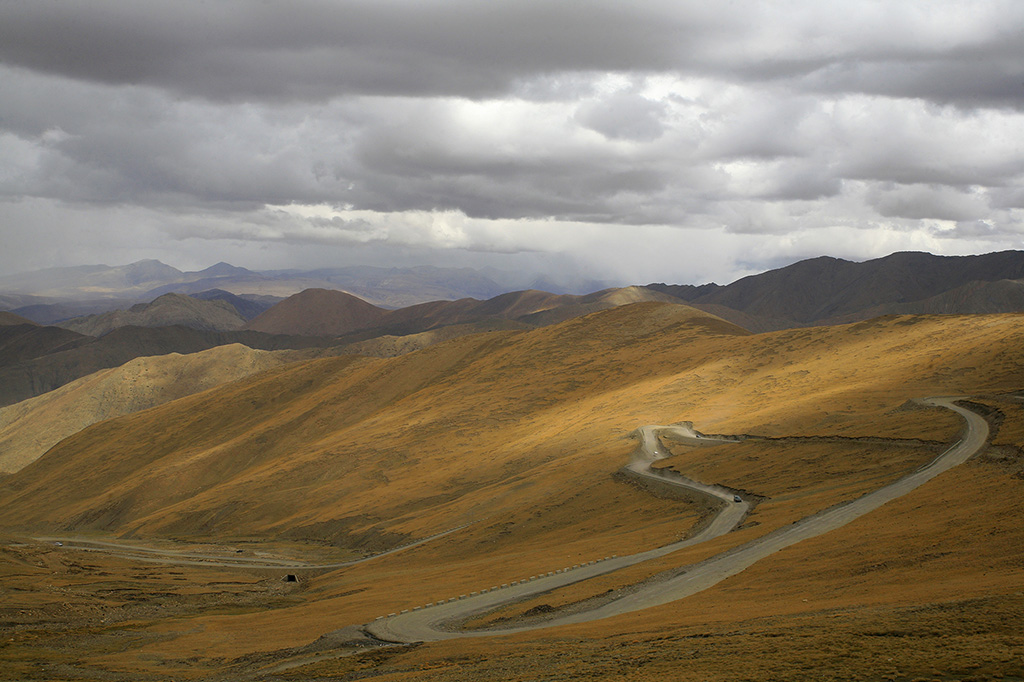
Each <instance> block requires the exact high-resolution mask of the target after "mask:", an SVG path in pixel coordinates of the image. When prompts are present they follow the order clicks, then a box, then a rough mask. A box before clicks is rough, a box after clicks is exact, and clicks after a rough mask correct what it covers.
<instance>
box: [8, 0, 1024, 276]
mask: <svg viewBox="0 0 1024 682" xmlns="http://www.w3.org/2000/svg"><path fill="white" fill-rule="evenodd" d="M0 93H2V94H0V240H2V245H0V246H2V248H0V271H2V272H4V273H11V272H18V271H26V270H31V269H37V268H44V267H53V266H65V265H80V264H95V263H103V264H107V265H122V264H126V263H129V262H133V261H135V260H139V259H142V258H158V259H160V260H162V261H164V262H165V263H168V264H170V265H174V266H175V267H179V268H181V269H201V268H204V267H206V266H208V265H211V264H213V263H215V262H218V261H222V260H223V261H227V262H230V263H232V264H235V265H240V266H244V267H249V268H254V269H271V268H287V267H307V266H308V267H323V266H331V265H338V266H342V265H352V264H370V265H384V266H386V265H399V266H408V265H418V264H430V265H442V266H471V267H483V266H491V267H498V268H503V269H507V270H512V271H517V272H522V273H537V274H538V275H543V276H546V277H548V278H549V279H551V280H553V281H559V280H562V281H568V280H572V279H574V278H575V279H588V280H593V279H597V280H604V281H608V282H616V283H623V284H625V283H641V284H642V283H648V282H670V283H702V282H708V281H716V282H719V283H727V282H730V281H733V280H735V279H736V278H738V277H741V276H743V275H746V274H750V273H753V272H760V271H763V270H766V269H770V268H773V267H778V266H781V265H784V264H788V263H791V262H794V261H797V260H800V259H803V258H809V257H815V256H820V255H830V256H836V257H842V258H847V259H850V260H865V259H869V258H874V257H880V256H883V255H886V254H889V253H892V252H894V251H906V250H920V251H929V252H932V253H936V254H945V255H962V254H970V253H985V252H990V251H998V250H1003V249H1014V248H1021V247H1022V246H1024V3H1022V2H1020V0H957V1H955V2H951V1H947V0H920V1H919V0H898V1H897V2H893V1H892V0H882V1H876V0H834V1H833V2H821V0H806V1H805V0H777V1H768V0H760V1H754V0H721V1H719V2H707V0H700V1H699V2H691V1H688V0H666V1H660V0H658V1H652V0H646V1H645V0H639V1H634V2H629V3H626V2H621V0H592V1H590V0H487V1H483V0H476V1H469V0H330V1H327V0H288V2H284V1H283V0H262V1H259V0H249V1H246V2H237V1H234V0H216V1H213V0H209V1H207V0H174V1H173V2H172V1H170V0H168V1H165V2H164V1H140V2H124V1H123V0H110V1H107V0H79V1H76V2H67V1H66V0H5V1H4V2H2V3H0Z"/></svg>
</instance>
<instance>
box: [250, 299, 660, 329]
mask: <svg viewBox="0 0 1024 682" xmlns="http://www.w3.org/2000/svg"><path fill="white" fill-rule="evenodd" d="M640 301H663V302H672V303H674V302H677V301H678V299H676V298H674V297H672V296H670V295H667V294H663V293H660V292H655V291H651V290H648V289H645V288H643V287H626V288H622V289H607V290H604V291H598V292H595V293H592V294H587V295H585V296H576V295H571V294H561V295H558V294H550V293H548V292H546V291H536V290H526V291H513V292H510V293H507V294H501V295H499V296H495V297H494V298H490V299H487V300H484V301H480V300H477V299H473V298H462V299H459V300H457V301H431V302H429V303H421V304H418V305H413V306H409V307H406V308H399V309H397V310H384V309H382V308H378V307H376V306H373V305H371V304H369V303H367V302H366V301H363V300H361V299H359V298H358V297H356V296H352V295H351V294H347V293H345V292H342V291H329V290H325V289H307V290H306V291H303V292H302V293H299V294H296V295H294V296H291V297H289V298H287V299H285V300H284V301H281V302H280V303H278V304H277V305H275V306H274V307H273V308H271V309H270V310H268V311H266V312H265V313H263V314H262V315H260V316H259V317H257V318H256V319H254V320H252V321H251V322H250V323H249V324H248V325H247V326H246V328H247V329H251V330H255V331H262V332H266V333H271V334H299V335H309V336H317V335H330V336H343V335H350V334H352V333H353V332H362V333H363V334H362V336H363V337H366V338H369V337H370V336H381V335H393V336H402V335H408V334H418V333H420V332H425V331H429V330H432V329H440V328H442V327H448V326H453V325H467V324H476V323H484V322H486V321H491V322H496V321H502V320H504V321H517V322H521V323H523V324H524V325H527V326H533V327H537V326H545V325H548V324H554V323H556V322H562V321H565V320H568V319H571V318H573V317H579V316H581V315H586V314H588V313H592V312H596V311H598V310H606V309H608V308H612V307H615V306H619V305H626V304H629V303H638V302H640Z"/></svg>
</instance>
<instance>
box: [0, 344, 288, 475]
mask: <svg viewBox="0 0 1024 682" xmlns="http://www.w3.org/2000/svg"><path fill="white" fill-rule="evenodd" d="M294 357H295V353H291V352H289V351H260V350H253V349H251V348H248V347H246V346H243V345H241V344H231V345H226V346H217V347H215V348H211V349H210V350H205V351H200V352H198V353H192V354H189V355H181V354H179V353H169V354H167V355H158V356H154V357H143V358H136V359H134V360H129V361H128V362H126V363H124V364H123V365H121V366H119V367H115V368H112V369H106V370H100V371H99V372H96V373H94V374H90V375H88V376H86V377H82V378H81V379H77V380H75V381H72V382H71V383H69V384H65V385H64V386H62V387H60V388H58V389H56V390H53V391H50V392H48V393H45V394H43V395H41V396H38V397H35V398H31V399H29V400H23V401H21V402H19V403H17V404H15V405H11V406H9V407H3V408H0V474H9V473H12V472H15V471H17V470H19V469H21V468H23V467H24V466H25V465H27V464H29V463H30V462H33V461H35V460H36V459H38V458H39V457H40V456H41V455H42V454H43V453H44V452H46V451H47V450H49V449H50V448H51V447H52V446H53V445H55V444H57V443H58V442H60V441H61V440H63V439H64V438H66V437H67V436H70V435H72V434H74V433H77V432H78V431H81V430H82V429H84V428H85V427H87V426H89V425H91V424H94V423H96V422H99V421H103V420H104V419H110V418H112V417H119V416H122V415H125V414H131V413H133V412H138V411H140V410H145V409H148V408H150V407H153V406H155V405H160V404H163V403H165V402H168V401H171V400H176V399H178V398H181V397H184V396H187V395H192V394H193V393H198V392H200V391H205V390H207V389H209V388H213V387H214V386H219V385H221V384H225V383H229V382H231V381H236V380H238V379H241V378H242V377H246V376H249V375H250V374H254V373H256V372H260V371H263V370H265V369H269V368H271V367H276V366H278V365H280V364H282V363H284V362H288V361H291V360H292V359H293V358H294Z"/></svg>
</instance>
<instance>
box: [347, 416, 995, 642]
mask: <svg viewBox="0 0 1024 682" xmlns="http://www.w3.org/2000/svg"><path fill="white" fill-rule="evenodd" d="M960 399H961V398H952V397H948V398H928V399H926V400H923V401H921V402H923V403H924V404H927V405H933V406H936V407H944V408H947V409H950V410H953V411H954V412H956V413H957V414H959V415H960V416H961V417H963V419H964V420H965V421H966V429H965V431H964V435H963V437H962V438H961V439H960V441H958V442H957V443H955V444H954V445H953V446H952V447H950V448H948V449H947V450H946V451H944V452H943V453H942V454H940V455H939V456H938V457H936V458H935V459H934V460H932V461H931V462H930V463H928V464H926V465H925V466H923V467H921V468H919V469H917V470H916V471H914V472H912V473H910V474H907V475H906V476H904V477H902V478H900V479H899V480H897V481H895V482H893V483H890V484H889V485H886V486H884V487H882V488H879V489H878V490H876V491H874V492H872V493H868V494H866V495H864V496H863V497H860V498H858V499H856V500H853V501H851V502H848V503H846V504H842V505H839V506H837V507H833V508H831V509H828V510H826V511H824V512H820V513H818V514H815V515H813V516H810V517H807V518H805V519H803V520H801V521H798V522H796V523H794V524H791V525H790V526H787V527H785V528H781V529H779V530H777V531H774V532H772V533H769V534H768V535H766V536H764V537H761V538H758V539H756V540H753V541H751V542H748V543H746V544H744V545H741V546H740V547H737V548H734V549H731V550H729V551H726V552H724V553H722V554H719V555H716V556H715V557H712V558H710V559H708V560H705V561H703V562H701V563H699V564H696V565H694V566H693V567H691V568H690V569H689V570H687V571H686V572H684V573H681V574H679V575H677V576H675V577H673V578H670V579H668V580H665V581H662V582H659V583H656V584H651V585H647V586H643V587H641V588H640V589H638V590H637V591H635V592H633V593H632V594H629V595H626V596H623V597H621V598H618V599H615V600H613V601H611V602H608V603H606V604H604V605H602V606H598V607H596V608H594V609H591V610H588V611H584V612H580V613H575V614H571V615H566V616H563V617H560V618H554V619H551V620H548V621H546V622H544V623H542V624H538V625H530V626H521V627H513V628H507V629H490V630H479V631H471V630H466V631H461V630H456V629H455V628H456V627H457V624H458V623H460V622H463V621H465V620H467V619H469V618H472V617H474V616H477V615H480V614H483V613H486V612H488V611H490V610H492V609H494V608H496V607H499V606H501V605H503V604H506V603H509V602H512V601H517V600H520V599H524V598H527V597H530V596H532V595H535V594H539V593H543V592H547V591H550V590H552V589H555V588H557V587H561V586H562V585H568V584H570V583H574V582H579V581H580V580H585V579H587V578H591V577H593V576H595V575H601V574H604V573H609V572H611V571H614V570H618V569H620V568H624V567H625V566H630V565H633V564H636V563H639V562H641V561H646V560H648V559H650V558H653V557H656V556H664V555H665V554H669V553H671V552H673V551H676V550H677V549H681V548H682V547H685V546H689V545H692V544H695V543H697V542H703V541H706V540H708V539H710V538H711V537H717V536H718V535H721V534H722V533H724V532H729V531H730V530H732V528H734V527H735V526H736V525H737V524H738V523H739V521H740V519H742V517H743V515H744V514H745V513H746V503H745V502H741V503H732V504H729V503H728V502H730V501H731V500H732V496H731V493H729V492H728V491H726V490H725V489H718V490H717V491H714V492H712V491H710V490H708V489H707V488H708V487H707V486H701V487H700V488H693V487H692V486H689V485H687V484H685V483H681V482H680V483H678V485H681V486H684V487H691V489H693V490H699V491H700V492H702V493H705V494H709V495H713V496H715V497H718V498H720V499H724V500H725V501H726V505H725V506H724V507H723V510H722V512H721V513H720V514H719V515H718V517H717V518H716V519H715V520H714V522H712V524H710V525H709V526H708V527H706V528H705V529H704V530H703V531H702V532H701V533H700V534H698V535H697V536H695V537H693V538H690V539H688V540H685V541H683V542H679V543H674V544H672V545H667V546H665V547H662V548H659V549H656V550H650V551H648V552H642V553H640V554H634V555H632V556H629V557H615V558H612V559H609V560H606V561H601V562H598V563H594V564H591V565H586V566H582V567H580V568H577V569H574V570H572V571H567V572H566V571H560V572H558V573H557V574H555V575H550V574H547V575H545V576H543V577H540V578H537V579H535V580H534V579H531V580H529V581H523V582H520V583H519V584H517V585H514V586H511V587H505V588H502V589H498V590H486V591H484V592H481V593H471V594H470V595H469V596H466V597H465V598H457V599H453V600H448V601H445V602H443V603H438V604H432V605H429V607H428V608H423V607H420V608H417V609H415V610H411V611H407V612H402V613H400V614H392V615H390V616H387V617H383V618H379V619H377V620H376V621H374V622H372V623H370V624H368V625H367V626H366V627H365V629H366V631H367V632H369V633H370V634H371V635H373V636H374V637H376V638H378V639H381V640H385V641H389V642H400V643H411V642H420V641H436V640H442V639H451V638H455V637H494V636H498V635H505V634H512V633H516V632H523V631H527V630H535V629H539V628H546V627H555V626H559V625H568V624H572V623H582V622H587V621H592V620H598V619H601V618H609V617H611V616H617V615H621V614H624V613H630V612H633V611H639V610H641V609H646V608H650V607H653V606H659V605H661V604H666V603H668V602H672V601H676V600H678V599H683V598H684V597H688V596H690V595H693V594H696V593H698V592H701V591H703V590H706V589H708V588H709V587H711V586H713V585H715V584H717V583H719V582H721V581H722V580H725V579H726V578H729V577H730V576H733V575H736V574H737V573H739V572H741V571H743V570H744V569H746V568H747V567H749V566H751V565H752V564H754V563H755V562H757V561H759V560H761V559H763V558H765V557H767V556H769V555H771V554H774V553H775V552H778V551H779V550H781V549H783V548H785V547H789V546H791V545H794V544H796V543H798V542H801V541H802V540H806V539H808V538H812V537H816V536H818V535H822V534H824V533H827V532H829V531H831V530H835V529H836V528H840V527H842V526H844V525H846V524H848V523H850V522H851V521H853V520H854V519H857V518H859V517H861V516H863V515H864V514H867V513H869V512H871V511H874V510H875V509H878V508H879V507H881V506H882V505H884V504H885V503H887V502H890V501H892V500H894V499H896V498H898V497H901V496H903V495H906V494H907V493H909V492H911V491H912V490H914V489H916V488H918V487H920V486H921V485H923V484H925V483H927V482H928V481H930V480H932V479H933V478H935V477H936V476H938V475H939V474H941V473H943V472H945V471H948V470H949V469H952V468H953V467H955V466H958V465H959V464H962V463H963V462H965V461H967V460H968V459H969V458H970V457H972V456H973V455H974V454H976V453H977V452H978V451H979V450H981V448H982V447H984V445H985V443H986V442H987V440H988V435H989V429H988V424H987V423H986V422H985V420H984V419H983V418H982V417H981V416H979V415H978V414H976V413H974V412H972V411H970V410H967V409H965V408H963V407H960V406H959V405H956V404H955V401H956V400H960ZM672 428H674V429H679V430H678V431H676V432H675V433H673V436H674V437H675V438H677V439H679V438H683V439H686V438H698V437H697V435H696V434H694V433H693V432H692V430H687V429H686V428H685V427H672ZM658 429H659V427H645V428H644V429H640V432H639V435H640V438H641V445H640V448H639V450H638V453H637V455H636V456H635V457H634V460H633V461H632V462H631V463H630V465H629V467H628V468H630V469H631V470H633V471H638V470H646V472H647V473H645V474H642V475H650V476H656V474H654V473H653V472H651V470H650V462H652V461H654V460H656V459H659V458H660V457H661V455H660V453H659V451H658V445H657V438H656V434H655V431H657V430H658ZM698 485H699V484H698ZM712 488H714V487H712ZM723 518H724V519H725V520H724V521H723V520H722V519H723Z"/></svg>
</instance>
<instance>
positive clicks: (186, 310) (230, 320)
mask: <svg viewBox="0 0 1024 682" xmlns="http://www.w3.org/2000/svg"><path fill="white" fill-rule="evenodd" d="M173 325H181V326H182V327H191V328H192V329H202V330H209V331H234V330H237V329H241V328H242V327H244V326H245V318H244V317H242V316H241V314H239V312H238V310H236V309H235V307H234V306H232V305H231V304H230V303H229V302H227V301H223V300H203V299H198V298H193V297H191V296H183V295H181V294H164V295H163V296H160V297H159V298H156V299H154V300H153V301H150V302H149V303H138V304H136V305H133V306H132V307H131V308H129V309H128V310H112V311H110V312H105V313H100V314H99V315H88V316H86V317H76V318H74V319H71V320H67V321H66V322H61V323H60V324H59V325H58V326H60V327H63V328H64V329H70V330H72V331H76V332H78V333H79V334H87V335H89V336H103V335H104V334H108V333H110V332H111V331H112V330H114V329H117V328H118V327H128V326H132V327H170V326H173Z"/></svg>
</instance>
